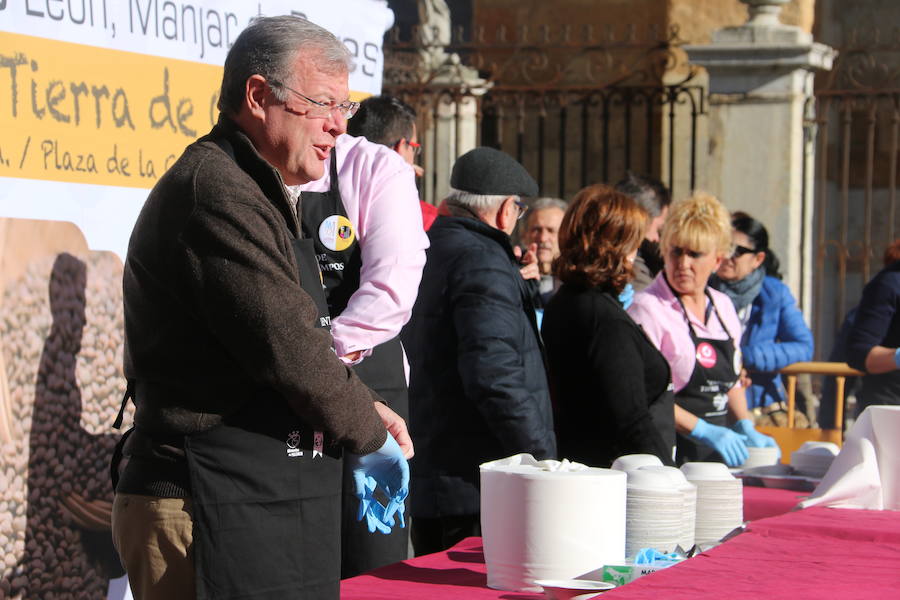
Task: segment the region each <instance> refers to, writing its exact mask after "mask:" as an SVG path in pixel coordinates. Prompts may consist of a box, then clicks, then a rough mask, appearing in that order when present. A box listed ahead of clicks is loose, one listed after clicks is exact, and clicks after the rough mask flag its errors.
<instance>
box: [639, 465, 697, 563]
mask: <svg viewBox="0 0 900 600" xmlns="http://www.w3.org/2000/svg"><path fill="white" fill-rule="evenodd" d="M640 470H641V471H651V472H653V473H662V474H663V475H665V476H666V477H668V478H669V479H670V480H671V481H672V483H673V484H674V485H675V487H676V488H678V490H679V491H680V492H681V534H680V535H679V536H678V545H679V546H681V548H682V549H683V550H690V549H691V547H692V546H693V545H694V529H695V527H696V521H697V486H696V485H694V484H693V483H691V482H690V481H688V480H687V477H685V476H684V473H682V472H681V471H680V470H679V469H677V468H675V467H665V466H647V467H641V468H640Z"/></svg>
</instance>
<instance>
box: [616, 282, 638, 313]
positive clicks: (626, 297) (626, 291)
mask: <svg viewBox="0 0 900 600" xmlns="http://www.w3.org/2000/svg"><path fill="white" fill-rule="evenodd" d="M632 300H634V287H633V286H632V285H631V284H630V283H626V284H625V287H624V288H623V289H622V291H621V292H620V293H619V302H621V303H622V308H624V309H625V310H628V307H629V306H631V301H632Z"/></svg>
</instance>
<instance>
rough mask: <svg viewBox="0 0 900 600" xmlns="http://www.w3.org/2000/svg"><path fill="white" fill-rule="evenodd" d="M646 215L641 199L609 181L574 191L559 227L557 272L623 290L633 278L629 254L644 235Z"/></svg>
mask: <svg viewBox="0 0 900 600" xmlns="http://www.w3.org/2000/svg"><path fill="white" fill-rule="evenodd" d="M647 220H648V215H647V211H646V210H644V209H643V208H642V207H641V206H640V205H639V204H638V203H637V202H635V201H634V200H632V199H631V198H629V197H628V196H626V195H625V194H622V193H620V192H617V191H615V190H614V189H613V188H611V187H609V186H606V185H592V186H589V187H586V188H584V189H583V190H581V191H580V192H578V193H577V194H576V195H575V199H574V200H572V204H571V205H569V210H567V211H566V215H565V216H564V217H563V220H562V225H560V228H559V258H557V259H556V260H555V261H554V262H553V273H554V274H555V275H556V276H557V277H559V279H560V280H561V281H562V282H563V283H568V284H572V285H578V286H581V287H595V286H600V287H601V288H602V289H603V290H605V291H608V292H615V293H618V292H621V291H622V289H623V288H624V287H625V284H626V283H628V281H629V279H631V276H632V272H631V264H630V263H629V262H628V261H627V260H626V258H625V257H626V256H627V255H628V254H629V253H630V252H633V251H634V250H635V249H637V247H638V246H640V244H641V240H643V239H644V230H645V229H646V228H647Z"/></svg>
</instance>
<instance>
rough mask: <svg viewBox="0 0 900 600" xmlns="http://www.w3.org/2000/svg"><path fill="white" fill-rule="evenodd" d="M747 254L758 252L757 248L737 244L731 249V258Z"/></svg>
mask: <svg viewBox="0 0 900 600" xmlns="http://www.w3.org/2000/svg"><path fill="white" fill-rule="evenodd" d="M745 254H756V250H754V249H753V248H748V247H747V246H735V247H734V250H732V251H731V258H733V259H734V258H740V257H742V256H743V255H745Z"/></svg>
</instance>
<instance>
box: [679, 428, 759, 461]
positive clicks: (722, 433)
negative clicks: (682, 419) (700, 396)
mask: <svg viewBox="0 0 900 600" xmlns="http://www.w3.org/2000/svg"><path fill="white" fill-rule="evenodd" d="M689 435H690V436H691V437H692V438H694V439H695V440H697V441H698V442H700V443H701V444H704V445H706V446H709V447H710V448H713V449H715V450H716V452H718V453H719V454H721V455H722V458H724V459H725V464H727V465H728V466H729V467H738V466H740V465H742V464H743V463H744V461H745V460H747V457H748V456H750V453H749V452H747V444H746V442H745V439H744V437H743V436H741V435H739V434H737V433H735V432H733V431H732V430H730V429H728V428H727V427H719V426H718V425H710V424H709V423H707V422H706V421H704V420H703V419H697V425H696V426H694V430H693V431H691V433H690V434H689Z"/></svg>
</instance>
